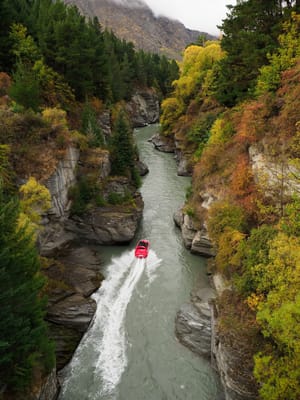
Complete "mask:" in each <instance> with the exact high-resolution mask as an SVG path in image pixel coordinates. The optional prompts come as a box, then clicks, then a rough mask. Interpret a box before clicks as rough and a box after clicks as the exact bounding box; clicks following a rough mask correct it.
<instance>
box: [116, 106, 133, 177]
mask: <svg viewBox="0 0 300 400" xmlns="http://www.w3.org/2000/svg"><path fill="white" fill-rule="evenodd" d="M111 148H112V174H114V175H124V176H128V177H129V178H132V176H133V170H134V158H135V150H134V144H133V138H132V132H131V128H130V125H129V122H128V119H127V118H126V116H125V113H124V111H119V113H118V115H117V117H116V122H115V124H114V130H113V137H112V143H111Z"/></svg>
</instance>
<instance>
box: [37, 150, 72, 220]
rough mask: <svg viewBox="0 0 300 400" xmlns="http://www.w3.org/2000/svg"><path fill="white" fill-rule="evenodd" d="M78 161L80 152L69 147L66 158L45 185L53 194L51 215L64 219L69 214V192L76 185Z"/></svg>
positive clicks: (60, 162)
mask: <svg viewBox="0 0 300 400" xmlns="http://www.w3.org/2000/svg"><path fill="white" fill-rule="evenodd" d="M78 160H79V150H78V149H77V148H75V147H72V146H70V147H68V149H67V152H66V155H65V157H64V158H63V159H62V160H61V161H59V163H58V166H57V168H56V171H55V172H54V174H52V176H51V177H50V178H49V179H48V180H47V182H46V183H45V186H46V187H47V188H48V189H49V191H50V193H51V200H52V208H51V210H50V211H49V214H51V215H53V216H56V217H64V216H65V215H66V213H67V212H68V208H69V200H68V191H69V188H70V187H71V186H73V185H74V184H75V183H76V167H77V163H78Z"/></svg>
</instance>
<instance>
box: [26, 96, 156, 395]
mask: <svg viewBox="0 0 300 400" xmlns="http://www.w3.org/2000/svg"><path fill="white" fill-rule="evenodd" d="M126 108H127V112H128V114H129V115H130V118H131V121H132V126H133V127H134V128H135V127H140V126H145V125H147V124H149V123H154V122H157V121H158V118H159V101H158V98H157V96H156V94H155V92H153V91H151V90H143V91H142V92H137V93H136V94H135V95H134V96H133V98H132V101H131V102H129V103H128V104H127V106H126ZM98 123H99V126H100V127H101V129H102V131H103V133H104V135H105V136H106V138H108V137H109V135H111V126H110V112H109V111H108V110H107V111H106V110H105V111H104V112H103V113H101V115H99V119H98ZM91 162H92V163H93V168H95V166H96V168H97V175H98V184H99V185H102V187H103V188H104V199H106V198H107V197H108V196H109V195H110V194H111V193H113V194H117V195H118V196H121V197H122V196H124V195H125V193H126V194H127V193H131V196H132V203H131V204H126V205H124V206H122V205H103V206H97V207H93V208H92V209H89V210H87V211H86V212H85V213H83V215H80V216H76V215H72V214H71V213H70V209H71V206H72V201H71V200H70V197H69V192H70V188H72V187H73V186H74V185H75V184H76V183H77V171H78V166H80V167H81V168H84V167H85V166H88V165H89V163H91ZM137 169H138V171H139V173H140V175H145V174H146V173H147V166H146V165H144V164H143V163H142V162H141V161H140V160H138V162H137ZM110 172H111V165H110V160H109V153H108V151H107V150H97V149H95V150H94V149H92V150H91V151H90V153H89V154H88V155H82V154H80V151H79V150H78V149H77V148H76V147H74V146H72V145H71V146H69V147H68V148H67V151H66V152H65V155H64V157H63V159H61V160H60V161H59V162H58V164H57V167H56V169H55V172H54V173H53V174H52V175H51V176H50V177H49V178H48V179H47V181H46V182H44V184H45V186H46V187H47V188H48V189H49V192H50V194H51V209H50V210H49V211H48V212H47V214H46V215H44V216H43V220H42V225H43V229H42V230H41V231H40V234H39V237H38V247H39V252H40V254H41V256H42V257H43V272H44V274H45V275H46V276H47V278H48V283H47V288H46V291H47V296H48V307H47V315H46V320H47V322H48V325H49V332H50V336H51V338H52V339H53V340H54V343H55V347H56V370H57V371H59V370H61V369H62V368H63V367H64V366H65V365H66V364H67V363H68V362H69V361H70V359H71V357H72V354H73V353H74V351H75V349H76V347H77V346H78V343H79V342H80V340H81V338H82V336H83V334H84V333H85V331H86V330H87V328H88V326H89V324H90V322H91V321H92V319H93V316H94V313H95V310H96V302H95V300H93V299H92V298H91V297H90V296H91V294H93V293H94V292H95V291H96V290H97V289H98V288H99V287H100V285H101V281H102V279H103V275H102V273H101V254H99V252H98V251H95V250H94V248H93V245H107V244H109V245H113V244H127V243H129V242H130V241H131V240H132V239H133V237H134V235H135V232H136V230H137V227H138V224H139V221H140V219H141V217H142V212H143V200H142V197H141V195H140V193H139V192H138V191H136V189H135V188H134V187H133V186H132V185H131V184H130V183H129V181H128V179H127V178H126V177H111V176H110ZM38 386H39V387H38V388H37V389H36V390H35V393H34V394H33V398H34V399H39V400H41V399H45V400H46V399H47V400H48V399H49V400H52V399H54V398H56V396H57V393H58V390H59V384H58V379H57V374H56V371H53V372H52V374H51V375H50V376H48V377H47V378H46V379H45V380H44V381H43V382H42V383H41V385H38Z"/></svg>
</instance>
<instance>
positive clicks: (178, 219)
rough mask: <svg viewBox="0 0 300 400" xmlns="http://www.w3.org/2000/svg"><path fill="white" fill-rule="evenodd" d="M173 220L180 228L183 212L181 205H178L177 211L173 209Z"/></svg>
mask: <svg viewBox="0 0 300 400" xmlns="http://www.w3.org/2000/svg"><path fill="white" fill-rule="evenodd" d="M173 220H174V222H175V225H176V226H178V228H180V229H181V227H182V225H183V221H184V214H183V210H182V207H180V208H179V209H178V210H177V211H175V213H174V214H173Z"/></svg>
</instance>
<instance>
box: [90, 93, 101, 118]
mask: <svg viewBox="0 0 300 400" xmlns="http://www.w3.org/2000/svg"><path fill="white" fill-rule="evenodd" d="M90 103H91V106H92V107H93V109H94V111H95V113H96V114H97V113H101V112H102V111H103V109H104V104H103V101H102V100H100V99H98V97H93V98H92V99H91V100H90Z"/></svg>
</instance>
